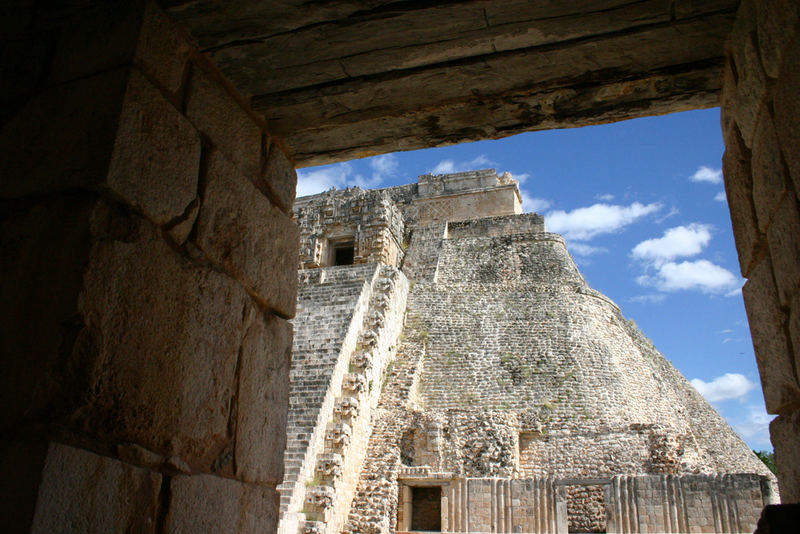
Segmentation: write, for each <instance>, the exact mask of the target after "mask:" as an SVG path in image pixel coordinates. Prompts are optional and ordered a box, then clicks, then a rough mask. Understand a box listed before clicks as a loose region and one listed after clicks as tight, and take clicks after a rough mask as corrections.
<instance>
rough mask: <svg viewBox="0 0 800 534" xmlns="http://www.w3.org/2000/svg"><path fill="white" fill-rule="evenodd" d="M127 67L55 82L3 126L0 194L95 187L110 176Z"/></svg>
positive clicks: (126, 81) (12, 194)
mask: <svg viewBox="0 0 800 534" xmlns="http://www.w3.org/2000/svg"><path fill="white" fill-rule="evenodd" d="M128 75H129V70H128V69H119V70H114V71H109V72H105V73H103V74H98V75H97V76H92V77H89V78H83V79H81V80H78V81H75V82H72V83H67V84H63V85H58V86H54V87H51V88H50V89H48V90H46V91H44V92H42V93H41V94H40V95H38V96H37V97H35V98H33V99H31V100H30V101H29V102H28V103H27V104H26V105H25V106H24V107H22V108H21V109H20V110H19V111H18V112H17V113H16V114H15V115H14V117H13V118H11V119H10V120H9V121H8V122H7V123H5V124H4V125H3V127H2V129H0V147H2V148H1V149H0V150H1V151H0V176H2V177H3V180H2V183H1V184H0V196H2V197H5V198H9V197H19V196H23V195H29V194H34V193H49V192H53V191H61V190H65V189H73V188H87V187H92V186H94V185H95V184H97V183H101V182H103V181H104V180H105V178H106V174H107V172H108V163H109V160H110V158H111V151H112V148H113V146H114V139H115V138H116V130H117V124H118V119H119V114H120V110H121V108H122V98H123V95H124V93H125V88H126V87H127V83H128Z"/></svg>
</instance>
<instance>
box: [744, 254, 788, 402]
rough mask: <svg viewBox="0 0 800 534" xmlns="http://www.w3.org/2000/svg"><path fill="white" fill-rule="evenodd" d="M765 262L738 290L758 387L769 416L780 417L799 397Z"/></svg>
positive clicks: (783, 317)
mask: <svg viewBox="0 0 800 534" xmlns="http://www.w3.org/2000/svg"><path fill="white" fill-rule="evenodd" d="M772 276H773V275H772V263H771V262H770V261H769V258H764V259H763V260H761V261H760V262H759V263H758V265H757V266H755V268H754V269H753V271H752V273H751V274H750V279H749V280H748V281H747V283H746V284H745V285H744V287H743V288H742V293H743V294H744V303H745V308H746V309H747V318H748V320H749V322H750V332H751V333H752V336H753V347H754V348H755V352H756V362H757V363H758V370H759V374H760V375H761V386H762V388H763V390H764V400H765V401H766V404H767V411H768V412H769V413H781V412H782V411H783V410H785V409H786V407H787V406H791V405H792V404H793V403H795V402H796V400H797V398H798V395H800V387H798V384H797V379H796V378H795V372H794V363H793V361H792V356H791V352H790V350H791V349H790V347H789V342H788V339H787V338H786V334H785V329H784V328H785V322H786V319H787V318H786V315H785V314H784V313H783V311H781V309H780V307H779V303H778V292H777V289H776V288H775V283H774V281H773V278H772Z"/></svg>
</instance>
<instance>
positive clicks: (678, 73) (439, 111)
mask: <svg viewBox="0 0 800 534" xmlns="http://www.w3.org/2000/svg"><path fill="white" fill-rule="evenodd" d="M721 71H722V59H714V60H710V61H707V62H703V63H701V64H696V65H685V66H682V67H681V68H674V69H666V70H665V71H662V72H655V73H648V74H644V75H642V76H638V77H629V78H617V79H614V80H613V81H609V82H608V83H597V84H581V85H576V86H572V87H565V88H560V89H554V90H550V91H542V92H537V91H519V92H509V93H505V94H500V95H494V96H493V98H492V99H484V98H478V97H475V98H470V99H468V100H465V101H462V102H452V103H447V104H442V105H441V106H438V107H435V108H434V107H427V108H423V109H420V110H413V111H409V112H407V113H402V114H398V115H384V116H381V115H378V116H375V117H371V118H368V119H365V120H361V121H358V122H354V123H350V124H343V125H323V126H319V127H310V128H307V129H303V130H297V131H286V132H282V135H283V136H284V139H285V141H286V144H287V145H288V146H289V150H291V151H293V152H292V156H293V158H294V160H295V161H296V163H297V165H298V167H309V166H314V165H324V164H327V163H334V162H337V161H346V160H350V159H356V158H363V157H367V156H373V155H377V154H382V153H386V152H393V151H401V150H416V149H420V148H427V147H432V146H446V145H453V144H457V143H462V142H471V141H479V140H483V139H499V138H503V137H508V136H511V135H515V134H518V133H523V132H528V131H538V130H550V129H557V128H572V127H578V126H587V125H595V124H604V123H609V122H616V121H620V120H626V119H632V118H637V117H645V116H651V115H663V114H666V113H673V112H677V111H686V110H691V109H701V108H709V107H714V106H717V105H719V91H720V87H721Z"/></svg>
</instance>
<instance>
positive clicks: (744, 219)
mask: <svg viewBox="0 0 800 534" xmlns="http://www.w3.org/2000/svg"><path fill="white" fill-rule="evenodd" d="M725 147H726V148H725V153H724V154H723V156H722V170H723V174H724V175H725V193H726V195H727V198H728V209H729V210H730V212H731V222H732V223H733V235H734V237H735V238H736V251H737V253H738V254H739V266H740V269H741V272H742V276H745V277H747V276H748V274H749V273H750V264H751V262H752V260H753V253H754V249H755V247H756V244H757V242H758V237H759V234H758V226H757V224H756V213H755V208H754V207H753V188H752V178H751V176H750V151H749V150H748V149H747V147H745V146H744V141H742V138H741V136H740V135H739V129H738V128H737V127H736V126H735V125H733V126H732V128H731V131H730V132H729V133H728V135H726V136H725Z"/></svg>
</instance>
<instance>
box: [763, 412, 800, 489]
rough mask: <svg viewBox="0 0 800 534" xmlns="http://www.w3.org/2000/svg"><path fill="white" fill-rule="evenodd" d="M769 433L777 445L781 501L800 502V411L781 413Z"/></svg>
mask: <svg viewBox="0 0 800 534" xmlns="http://www.w3.org/2000/svg"><path fill="white" fill-rule="evenodd" d="M769 433H770V437H771V438H772V443H773V444H774V446H775V462H776V463H777V465H778V482H779V486H780V490H781V502H782V503H784V504H788V503H798V502H800V458H798V455H797V443H798V440H800V412H798V411H795V412H794V413H792V414H790V415H780V416H778V417H777V418H775V420H774V421H772V423H770V425H769Z"/></svg>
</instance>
